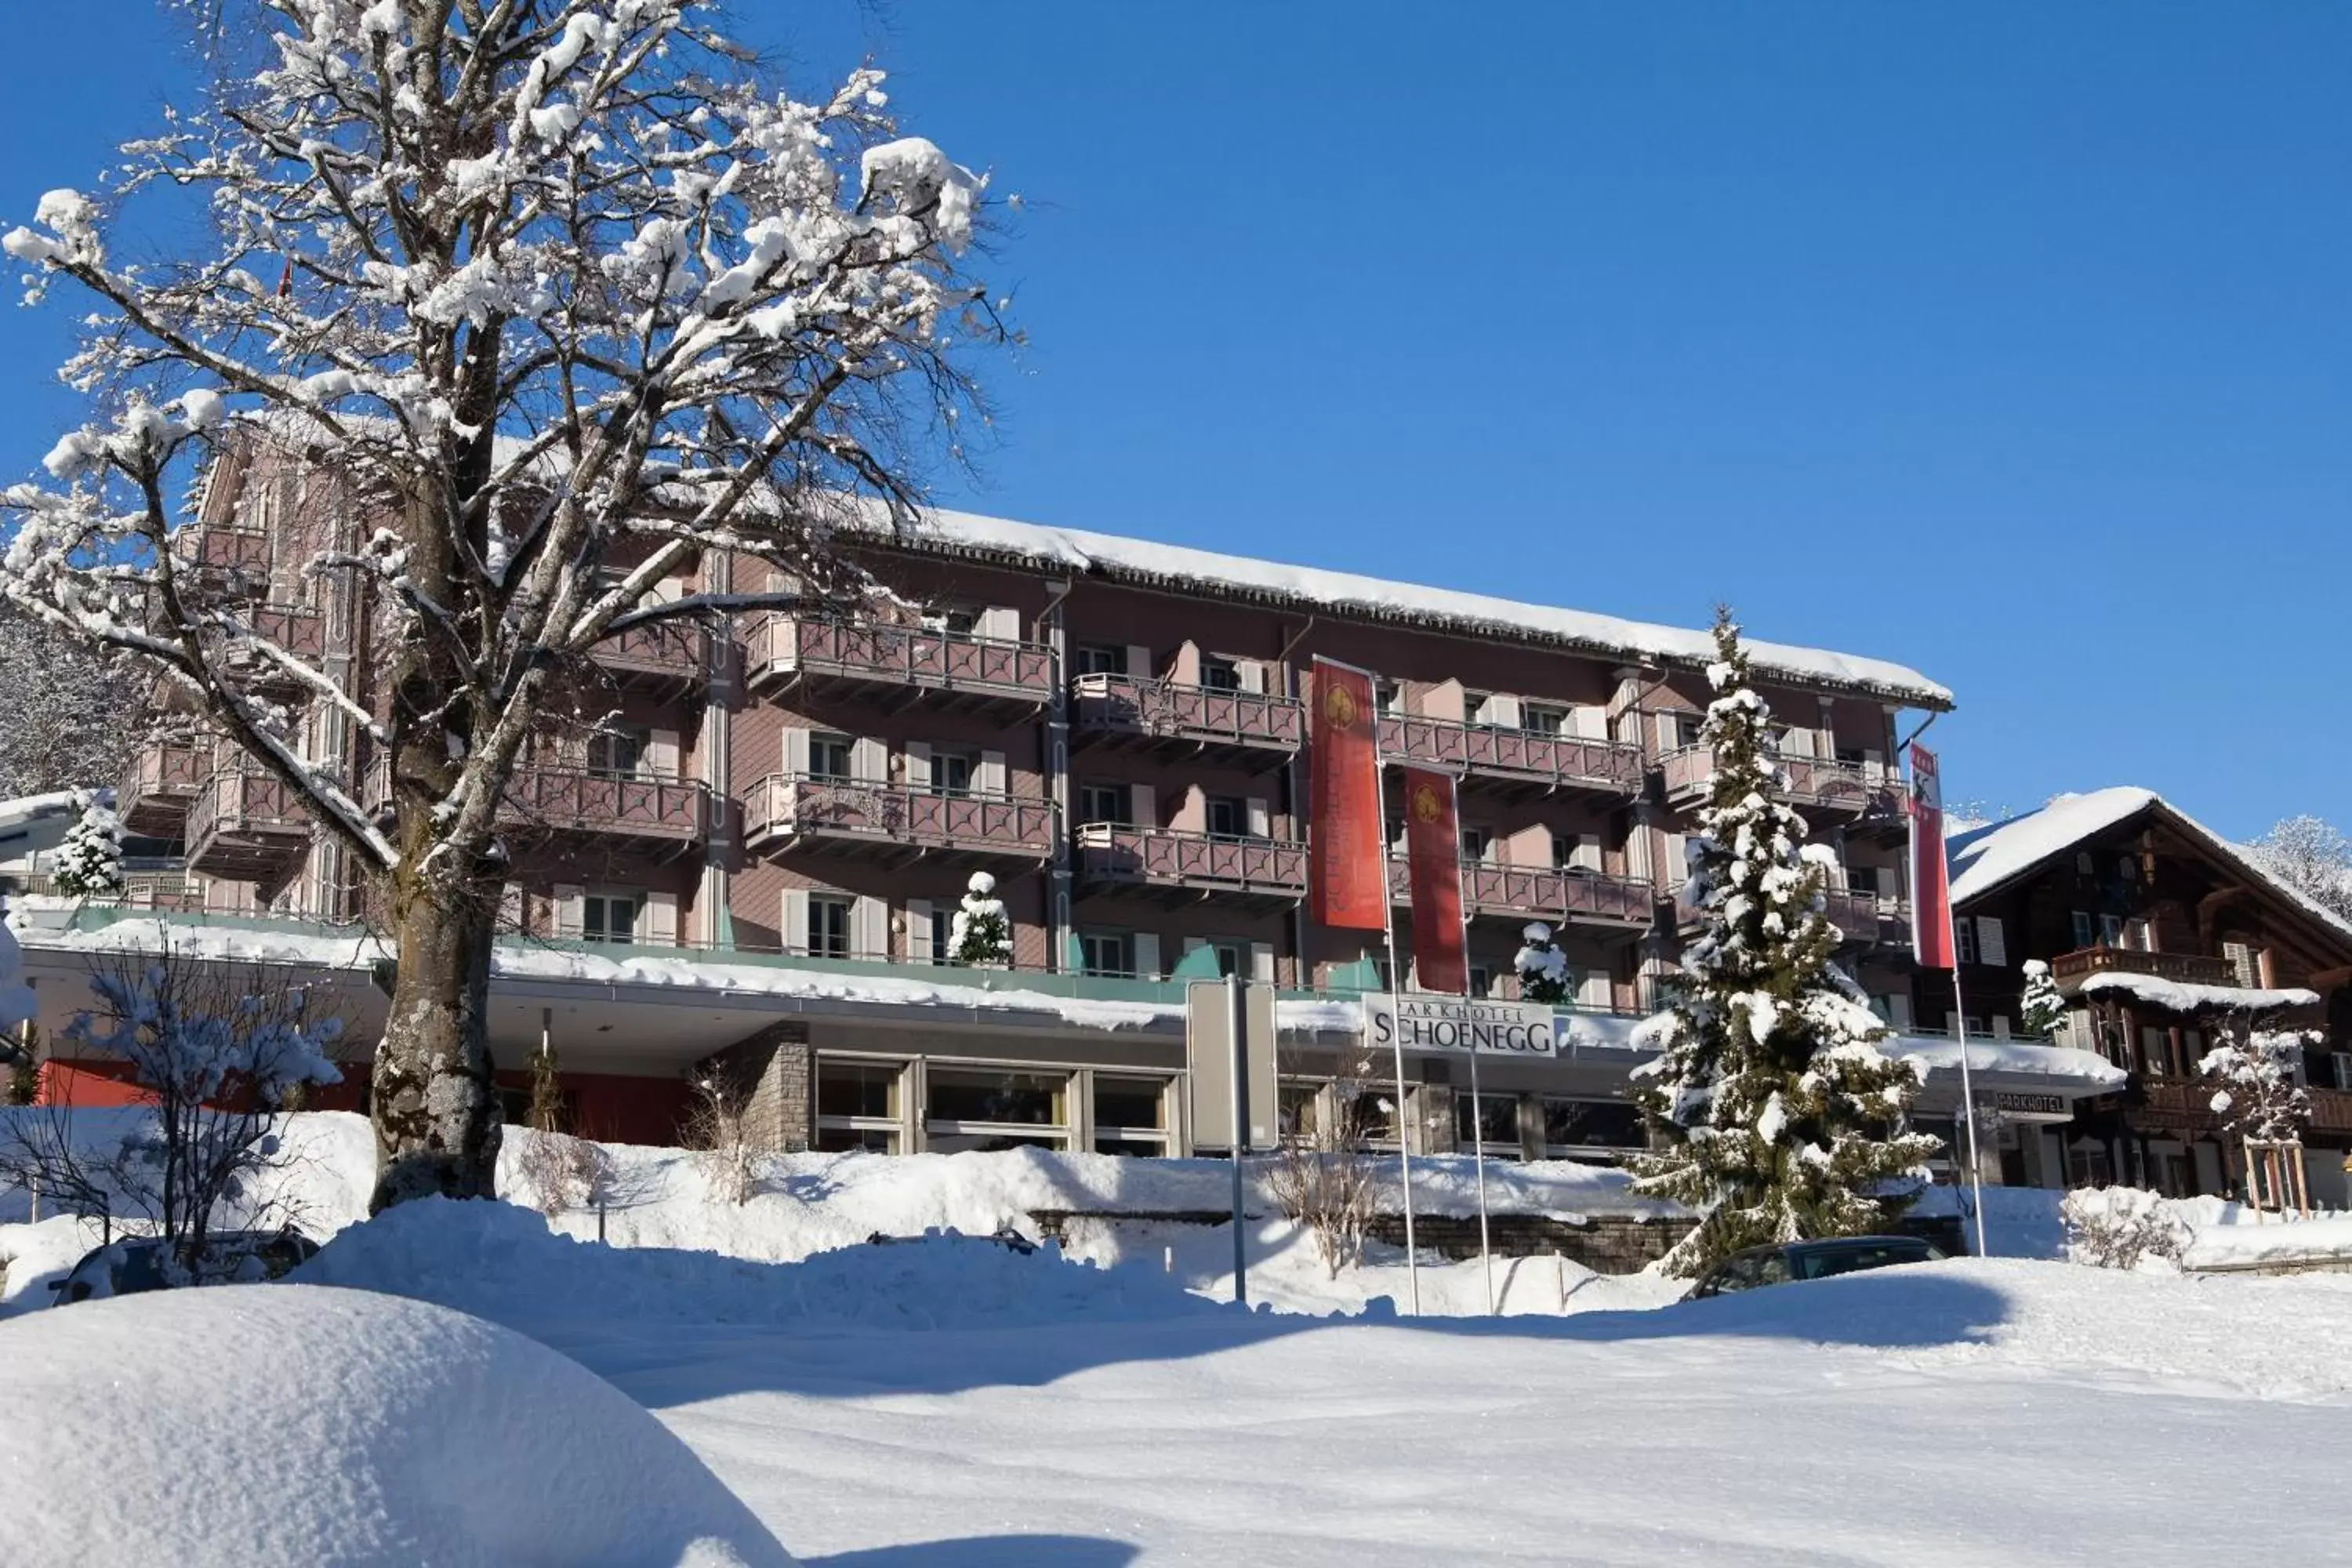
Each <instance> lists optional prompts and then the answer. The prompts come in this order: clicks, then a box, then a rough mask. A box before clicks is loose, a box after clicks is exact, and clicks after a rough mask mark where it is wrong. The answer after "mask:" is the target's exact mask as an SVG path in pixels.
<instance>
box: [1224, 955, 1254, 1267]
mask: <svg viewBox="0 0 2352 1568" xmlns="http://www.w3.org/2000/svg"><path fill="white" fill-rule="evenodd" d="M1225 1005H1226V1027H1227V1028H1228V1030H1229V1031H1230V1032H1231V1033H1232V1035H1233V1037H1234V1038H1233V1058H1234V1149H1233V1154H1234V1300H1235V1301H1238V1302H1241V1303H1242V1304H1243V1305H1244V1306H1246V1305H1247V1304H1248V1302H1249V1248H1248V1245H1247V1237H1245V1235H1244V1232H1243V1229H1242V1152H1243V1151H1244V1150H1245V1149H1247V1148H1248V1147H1249V988H1248V987H1247V986H1245V985H1244V984H1242V977H1241V976H1240V975H1239V974H1228V975H1226V976H1225Z"/></svg>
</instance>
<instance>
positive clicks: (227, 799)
mask: <svg viewBox="0 0 2352 1568" xmlns="http://www.w3.org/2000/svg"><path fill="white" fill-rule="evenodd" d="M185 837H186V845H187V859H188V868H189V869H190V870H192V871H201V872H203V873H204V874H205V876H208V877H221V878H225V879H227V880H230V881H234V882H262V883H270V882H276V881H279V880H281V879H284V878H285V876H286V875H287V874H288V873H289V872H290V871H292V870H293V869H294V868H295V867H296V866H297V865H299V863H300V862H301V858H302V856H303V853H304V852H305V851H306V850H307V849H309V847H310V817H309V816H307V815H305V814H304V813H303V811H302V810H301V808H300V807H299V806H298V805H295V803H294V792H293V791H292V790H291V789H289V788H288V787H287V785H286V784H285V783H284V782H283V781H281V780H279V779H278V778H276V777H274V776H272V775H271V774H268V773H264V772H262V771H261V770H260V769H259V768H258V767H256V766H255V765H254V764H252V763H248V762H244V761H241V760H240V761H236V762H231V763H225V764H223V765H222V766H219V767H216V768H215V769H214V770H212V772H211V773H210V774H209V775H208V776H207V777H206V778H205V781H204V783H203V784H201V785H200V786H198V788H197V790H196V794H195V797H194V800H193V801H192V802H191V803H190V805H189V808H188V818H187V826H186V829H185Z"/></svg>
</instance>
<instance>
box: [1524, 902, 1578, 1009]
mask: <svg viewBox="0 0 2352 1568" xmlns="http://www.w3.org/2000/svg"><path fill="white" fill-rule="evenodd" d="M1519 937H1520V941H1521V942H1522V945H1521V947H1520V948H1519V952H1518V956H1517V957H1516V958H1514V959H1512V960H1511V964H1512V967H1513V968H1515V969H1517V971H1518V972H1519V999H1520V1000H1521V1001H1523V1002H1541V1003H1545V1004H1548V1005H1552V1006H1558V1005H1559V1004H1560V1003H1562V1002H1565V1001H1567V1000H1568V954H1566V953H1564V952H1560V950H1559V943H1558V942H1554V941H1553V940H1552V935H1551V927H1549V926H1548V925H1546V924H1544V923H1543V921H1529V922H1528V927H1527V929H1526V930H1524V931H1521V932H1519Z"/></svg>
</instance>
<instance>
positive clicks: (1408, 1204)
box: [1372, 722, 1421, 1318]
mask: <svg viewBox="0 0 2352 1568" xmlns="http://www.w3.org/2000/svg"><path fill="white" fill-rule="evenodd" d="M1379 732H1380V731H1379V728H1378V725H1377V722H1376V723H1375V726H1374V729H1373V734H1374V735H1375V736H1377V735H1378V734H1379ZM1372 776H1373V778H1374V780H1375V781H1376V784H1375V788H1374V794H1375V796H1376V798H1377V799H1378V800H1379V802H1380V813H1381V937H1382V938H1383V940H1385V941H1386V942H1387V943H1388V950H1389V1017H1390V1019H1391V1028H1390V1030H1389V1044H1390V1045H1391V1047H1394V1048H1395V1053H1396V1130H1397V1163H1398V1169H1399V1170H1400V1171H1401V1172H1402V1175H1403V1178H1404V1274H1405V1282H1406V1286H1407V1289H1408V1290H1409V1293H1410V1294H1411V1296H1412V1315H1413V1316H1414V1317H1416V1318H1417V1317H1419V1316H1421V1257H1420V1253H1419V1251H1418V1250H1417V1249H1416V1248H1415V1247H1414V1245H1413V1235H1412V1131H1411V1130H1410V1129H1409V1128H1408V1127H1407V1126H1406V1125H1405V1100H1404V1007H1403V1005H1402V1004H1401V1003H1400V1002H1399V1001H1398V1000H1397V978H1398V973H1399V971H1398V968H1397V945H1396V889H1393V888H1391V887H1390V886H1389V770H1388V766H1387V764H1386V763H1383V762H1382V761H1381V757H1380V752H1379V748H1378V747H1377V746H1375V747H1374V749H1373V755H1372Z"/></svg>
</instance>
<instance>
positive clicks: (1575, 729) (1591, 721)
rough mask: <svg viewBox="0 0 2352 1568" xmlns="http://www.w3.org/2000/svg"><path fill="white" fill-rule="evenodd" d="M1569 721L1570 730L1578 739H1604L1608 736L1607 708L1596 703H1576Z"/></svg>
mask: <svg viewBox="0 0 2352 1568" xmlns="http://www.w3.org/2000/svg"><path fill="white" fill-rule="evenodd" d="M1569 723H1570V733H1572V734H1574V735H1575V736H1576V737H1577V738H1578V739H1579V740H1582V741H1605V740H1607V739H1608V738H1609V710H1608V709H1606V708H1604V707H1601V705H1600V704H1598V703H1591V702H1580V703H1578V704H1577V706H1576V708H1575V709H1574V710H1573V711H1572V713H1571V716H1570V720H1569Z"/></svg>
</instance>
